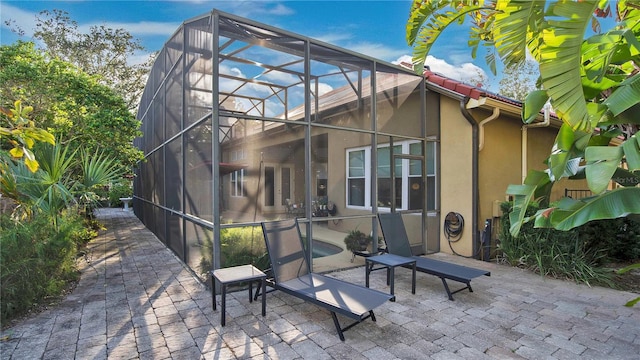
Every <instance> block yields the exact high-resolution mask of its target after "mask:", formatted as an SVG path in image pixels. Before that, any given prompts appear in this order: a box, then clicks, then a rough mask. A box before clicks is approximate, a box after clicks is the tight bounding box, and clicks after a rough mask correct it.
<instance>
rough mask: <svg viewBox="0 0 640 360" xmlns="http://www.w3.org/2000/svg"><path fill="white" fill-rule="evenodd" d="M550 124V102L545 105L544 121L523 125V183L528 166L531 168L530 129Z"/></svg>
mask: <svg viewBox="0 0 640 360" xmlns="http://www.w3.org/2000/svg"><path fill="white" fill-rule="evenodd" d="M549 124H551V116H550V115H549V104H548V103H547V104H545V105H544V121H542V122H539V123H533V124H526V125H523V126H522V141H521V144H522V151H521V154H522V170H521V176H522V183H523V184H524V179H526V177H527V172H528V168H529V164H528V163H527V155H528V154H529V151H528V148H529V144H528V138H529V136H528V133H529V131H528V130H529V129H532V128H540V127H547V126H549Z"/></svg>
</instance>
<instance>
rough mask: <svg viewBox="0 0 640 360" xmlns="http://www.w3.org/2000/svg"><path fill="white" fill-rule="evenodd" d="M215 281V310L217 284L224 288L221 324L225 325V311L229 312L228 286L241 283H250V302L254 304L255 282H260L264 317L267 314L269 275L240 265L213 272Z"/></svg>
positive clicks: (212, 288) (213, 287) (252, 267)
mask: <svg viewBox="0 0 640 360" xmlns="http://www.w3.org/2000/svg"><path fill="white" fill-rule="evenodd" d="M211 277H212V279H213V281H212V284H211V285H212V286H211V295H212V296H213V310H216V284H215V282H216V281H218V283H220V285H221V287H222V298H221V299H220V303H221V304H222V309H221V310H222V313H221V314H220V324H221V325H222V326H224V325H225V315H226V313H225V311H226V310H227V286H228V285H232V284H238V283H241V282H245V281H247V282H249V302H253V284H252V283H253V282H254V281H259V282H260V285H261V286H262V316H265V315H266V313H267V297H266V293H267V291H266V290H267V275H266V274H265V273H263V272H262V271H260V270H259V269H258V268H256V267H255V266H253V265H240V266H234V267H229V268H224V269H216V270H213V271H211Z"/></svg>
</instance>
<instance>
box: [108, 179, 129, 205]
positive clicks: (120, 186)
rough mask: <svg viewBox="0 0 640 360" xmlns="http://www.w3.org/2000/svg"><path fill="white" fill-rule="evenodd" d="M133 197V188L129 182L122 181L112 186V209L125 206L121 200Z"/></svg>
mask: <svg viewBox="0 0 640 360" xmlns="http://www.w3.org/2000/svg"><path fill="white" fill-rule="evenodd" d="M132 195H133V187H131V184H130V183H129V182H128V181H122V182H119V183H116V184H113V185H111V188H110V189H109V204H110V205H111V207H120V206H123V205H124V204H122V201H120V198H126V197H131V196H132Z"/></svg>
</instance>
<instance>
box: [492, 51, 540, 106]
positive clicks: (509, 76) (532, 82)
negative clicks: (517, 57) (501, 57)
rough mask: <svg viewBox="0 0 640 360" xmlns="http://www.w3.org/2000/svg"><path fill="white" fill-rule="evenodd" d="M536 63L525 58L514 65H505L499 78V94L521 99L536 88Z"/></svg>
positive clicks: (537, 74) (537, 75)
mask: <svg viewBox="0 0 640 360" xmlns="http://www.w3.org/2000/svg"><path fill="white" fill-rule="evenodd" d="M539 76H540V75H539V73H538V64H536V62H535V61H532V60H527V61H524V62H522V63H520V64H517V65H516V66H507V67H505V68H504V71H503V73H502V79H500V90H499V91H498V93H500V95H503V96H506V97H509V98H512V99H516V100H520V101H523V102H524V100H525V98H526V97H527V95H529V93H531V92H532V91H534V90H536V89H538V88H539V87H538V86H537V85H536V80H537V79H538V77H539Z"/></svg>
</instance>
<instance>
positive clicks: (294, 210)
mask: <svg viewBox="0 0 640 360" xmlns="http://www.w3.org/2000/svg"><path fill="white" fill-rule="evenodd" d="M284 202H285V204H284V205H285V207H286V208H287V216H288V217H293V218H296V217H300V216H302V217H304V205H303V204H296V203H294V202H293V201H291V199H285V200H284Z"/></svg>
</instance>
